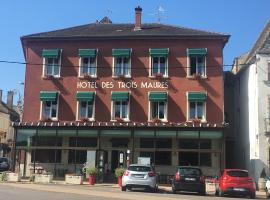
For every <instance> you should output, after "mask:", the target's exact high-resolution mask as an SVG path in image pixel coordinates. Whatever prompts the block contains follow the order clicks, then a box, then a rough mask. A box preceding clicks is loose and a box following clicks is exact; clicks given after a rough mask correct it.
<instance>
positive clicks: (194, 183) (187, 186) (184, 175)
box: [172, 166, 206, 195]
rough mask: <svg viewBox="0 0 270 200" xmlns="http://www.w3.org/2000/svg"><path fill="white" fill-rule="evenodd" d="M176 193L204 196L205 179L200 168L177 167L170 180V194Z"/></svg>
mask: <svg viewBox="0 0 270 200" xmlns="http://www.w3.org/2000/svg"><path fill="white" fill-rule="evenodd" d="M177 191H186V192H198V193H199V194H200V195H205V194H206V189H205V178H204V176H203V174H202V171H201V169H200V168H197V167H189V166H187V167H178V168H177V171H176V173H175V175H174V177H173V180H172V192H173V193H176V192H177Z"/></svg>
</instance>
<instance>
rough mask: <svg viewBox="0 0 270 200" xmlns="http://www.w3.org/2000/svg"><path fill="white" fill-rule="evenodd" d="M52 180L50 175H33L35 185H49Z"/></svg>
mask: <svg viewBox="0 0 270 200" xmlns="http://www.w3.org/2000/svg"><path fill="white" fill-rule="evenodd" d="M52 180H53V175H52V174H35V180H34V182H35V183H51V182H52Z"/></svg>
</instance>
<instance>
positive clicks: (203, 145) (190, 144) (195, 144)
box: [178, 139, 212, 149]
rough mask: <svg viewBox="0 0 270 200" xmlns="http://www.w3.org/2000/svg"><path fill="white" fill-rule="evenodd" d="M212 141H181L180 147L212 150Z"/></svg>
mask: <svg viewBox="0 0 270 200" xmlns="http://www.w3.org/2000/svg"><path fill="white" fill-rule="evenodd" d="M211 144H212V143H211V139H201V140H196V139H180V140H179V141H178V147H179V148H180V149H199V148H200V149H211V147H212V146H211Z"/></svg>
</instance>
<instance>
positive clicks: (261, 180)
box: [258, 178, 266, 191]
mask: <svg viewBox="0 0 270 200" xmlns="http://www.w3.org/2000/svg"><path fill="white" fill-rule="evenodd" d="M265 185H266V180H265V178H259V180H258V189H259V190H260V191H265Z"/></svg>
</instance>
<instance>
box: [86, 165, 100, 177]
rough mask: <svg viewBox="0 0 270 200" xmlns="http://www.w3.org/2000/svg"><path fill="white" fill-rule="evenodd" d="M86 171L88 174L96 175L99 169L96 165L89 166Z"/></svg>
mask: <svg viewBox="0 0 270 200" xmlns="http://www.w3.org/2000/svg"><path fill="white" fill-rule="evenodd" d="M85 172H86V174H88V175H96V174H97V172H98V170H97V168H96V167H87V168H86V169H85Z"/></svg>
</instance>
